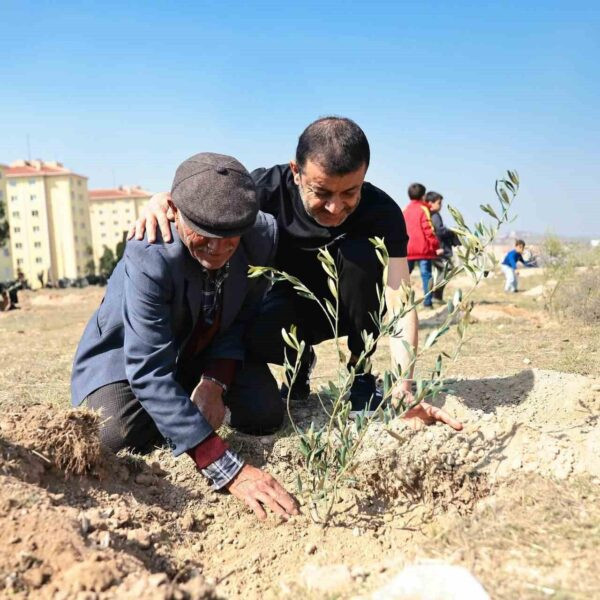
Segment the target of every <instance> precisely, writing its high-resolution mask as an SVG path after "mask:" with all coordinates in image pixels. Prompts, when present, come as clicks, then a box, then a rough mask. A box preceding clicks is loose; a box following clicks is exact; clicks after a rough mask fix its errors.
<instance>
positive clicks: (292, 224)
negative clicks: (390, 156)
mask: <svg viewBox="0 0 600 600" xmlns="http://www.w3.org/2000/svg"><path fill="white" fill-rule="evenodd" d="M369 161H370V149H369V143H368V141H367V138H366V136H365V134H364V132H363V131H362V129H361V128H360V127H359V126H358V125H357V124H356V123H354V122H353V121H351V120H350V119H346V118H341V117H324V118H322V119H318V120H317V121H315V122H314V123H311V124H310V125H309V126H308V127H307V128H306V129H305V130H304V132H303V133H302V135H301V136H300V139H299V141H298V146H297V149H296V158H295V160H292V161H290V163H289V164H288V165H276V166H274V167H272V168H270V169H257V170H256V171H254V172H253V173H252V177H253V179H254V181H255V182H256V185H257V195H258V201H259V206H260V208H261V210H263V211H265V212H266V213H269V214H271V215H273V216H274V217H275V218H276V219H277V224H278V228H279V237H280V239H279V244H278V248H277V256H276V260H275V263H276V265H277V267H279V268H280V269H282V270H285V271H287V272H288V273H290V274H292V275H294V276H296V277H298V278H299V279H300V280H301V281H302V282H303V283H304V284H305V285H306V286H307V287H308V288H309V289H311V291H313V292H314V293H315V294H316V295H317V296H318V297H321V298H329V299H330V300H333V298H331V292H330V291H329V289H328V286H327V279H326V275H325V273H324V272H323V269H322V268H321V266H320V264H319V261H318V258H317V256H318V250H319V248H324V247H327V248H328V249H329V250H330V252H331V254H332V255H333V257H334V259H335V261H336V265H337V268H338V273H339V275H340V285H339V296H340V310H341V319H340V324H339V334H340V335H347V336H348V347H349V350H350V357H349V361H348V362H349V365H354V366H356V368H357V373H358V375H357V376H356V378H355V381H354V384H353V386H352V389H351V391H350V401H351V403H352V409H353V410H355V411H360V410H363V409H365V407H367V406H370V407H371V408H373V407H374V405H375V404H376V403H377V401H378V398H377V389H376V385H375V378H374V376H373V375H372V374H371V373H369V372H368V371H366V370H365V369H364V368H363V366H362V365H359V364H356V363H357V359H358V357H359V356H360V355H361V353H362V352H363V350H364V343H363V339H362V335H361V334H362V332H363V330H366V331H367V332H371V333H375V325H374V323H373V320H372V318H371V313H372V312H373V311H375V310H376V309H377V307H378V306H379V299H378V297H377V293H376V286H377V284H378V283H379V282H380V281H381V277H382V267H381V264H380V263H379V262H378V260H377V257H376V254H375V252H374V249H373V246H372V244H371V243H370V242H369V238H371V237H374V236H378V237H382V238H384V239H385V244H386V247H387V250H388V253H389V255H390V263H389V269H388V278H387V282H386V289H385V296H386V304H387V308H388V311H390V312H392V313H394V312H395V311H398V309H399V307H400V305H401V303H402V297H403V293H404V292H403V284H409V282H410V276H409V272H408V263H407V259H406V254H407V252H406V251H407V242H408V236H407V234H406V226H405V222H404V217H403V216H402V211H401V210H400V208H399V206H398V205H397V204H396V202H394V200H393V199H392V198H390V196H388V195H387V194H386V193H385V192H383V191H382V190H380V189H378V188H376V187H375V186H374V185H371V184H370V183H367V182H365V175H366V172H367V168H368V166H369ZM171 218H172V215H170V214H169V211H168V205H167V196H166V195H157V196H155V197H154V198H153V199H152V200H151V202H150V204H149V207H148V209H147V210H146V213H145V217H144V218H142V219H139V220H138V222H137V224H136V231H135V234H136V237H138V238H140V237H142V236H143V234H144V228H145V226H146V223H147V226H148V234H149V235H148V238H149V239H150V240H152V239H153V238H154V236H155V232H156V226H157V223H158V225H159V226H160V229H161V230H162V231H163V235H165V236H167V235H168V232H169V225H168V219H171ZM133 233H134V232H133V230H132V232H131V233H130V235H133ZM292 324H295V325H296V326H297V328H298V337H299V338H300V339H303V340H304V341H305V342H306V343H307V345H308V346H313V345H316V344H318V343H320V342H322V341H324V340H326V339H330V338H331V337H332V336H333V333H332V331H331V329H330V327H329V324H328V322H327V319H326V318H325V316H324V315H323V314H322V312H321V311H320V309H319V308H318V307H317V306H316V305H315V303H314V302H311V301H310V300H307V299H305V298H301V297H298V295H297V294H296V292H295V291H294V290H293V289H292V287H291V286H290V285H288V284H287V283H277V284H276V285H274V286H273V288H272V289H271V290H269V292H268V294H267V295H266V297H265V299H264V301H263V303H262V305H261V308H260V313H259V315H258V316H257V318H256V319H254V320H253V321H252V323H251V324H250V326H249V329H248V333H247V335H246V344H247V355H248V357H249V360H250V361H253V362H252V363H251V364H253V365H254V368H255V372H260V373H261V374H262V378H263V381H267V380H268V379H269V375H268V374H267V373H268V367H267V364H266V363H276V364H283V359H284V345H283V341H282V339H281V330H282V328H284V329H286V330H287V329H289V327H290V326H291V325H292ZM402 325H403V333H402V335H401V336H399V337H398V338H392V339H391V340H390V349H391V354H392V361H393V362H394V363H395V364H396V365H397V364H400V365H407V364H409V356H408V353H407V350H406V346H405V343H404V342H408V345H410V346H412V347H413V348H416V346H417V338H418V335H417V331H418V321H417V315H416V312H415V311H412V312H410V313H409V314H408V315H407V316H406V317H405V318H404V320H403V324H402ZM305 355H306V358H305V360H304V362H303V364H302V368H301V370H300V373H299V375H298V377H297V380H296V382H295V385H294V388H293V389H292V391H291V395H292V397H293V398H300V397H303V396H306V395H307V394H308V393H309V392H310V388H309V377H310V370H311V366H312V364H313V362H314V360H313V359H314V353H313V351H312V349H310V350H309V352H306V353H305ZM249 364H250V363H249ZM260 365H262V370H261V367H260ZM238 381H239V384H240V385H243V386H244V388H245V390H244V396H245V397H247V398H249V399H250V398H255V397H256V396H259V395H260V396H261V400H260V405H261V406H262V412H263V414H265V415H270V419H271V421H272V423H271V424H274V423H277V422H278V423H281V421H282V420H283V413H284V408H283V405H282V403H281V402H280V401H279V399H278V398H275V397H270V396H269V394H268V393H267V392H268V390H267V388H266V387H265V388H263V389H261V388H259V386H256V385H252V384H251V383H250V382H249V380H248V378H247V377H246V376H245V374H244V372H241V373H239V374H238ZM271 388H272V386H271ZM410 390H411V381H410V379H406V380H404V381H402V382H400V383H399V384H398V389H397V390H396V393H397V394H399V395H407V394H408V395H410ZM282 391H285V390H282ZM407 417H415V418H418V419H421V420H423V421H425V422H427V423H431V422H435V421H442V422H444V423H447V424H449V425H450V426H452V427H454V428H455V429H461V428H462V426H461V424H460V423H458V422H457V421H455V420H454V419H452V418H451V417H450V416H449V415H447V414H446V413H445V412H444V411H442V410H440V409H437V408H435V407H432V406H430V405H429V404H427V403H425V402H423V403H421V404H419V405H418V406H416V407H415V408H414V409H413V410H412V411H411V412H410V413H409V414H408V415H407Z"/></svg>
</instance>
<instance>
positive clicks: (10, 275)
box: [0, 165, 14, 282]
mask: <svg viewBox="0 0 600 600" xmlns="http://www.w3.org/2000/svg"><path fill="white" fill-rule="evenodd" d="M6 169H7V166H6V165H0V204H4V208H5V211H4V212H5V213H6V175H5V174H6ZM12 279H14V272H13V266H12V258H11V256H10V241H9V240H7V241H6V243H5V244H4V246H1V247H0V282H2V281H10V280H12Z"/></svg>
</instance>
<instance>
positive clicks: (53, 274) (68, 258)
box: [5, 160, 92, 288]
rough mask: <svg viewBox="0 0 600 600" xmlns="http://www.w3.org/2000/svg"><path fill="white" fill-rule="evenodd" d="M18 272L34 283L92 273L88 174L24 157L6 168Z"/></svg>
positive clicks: (12, 252) (12, 247) (37, 285)
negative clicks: (89, 271) (87, 266)
mask: <svg viewBox="0 0 600 600" xmlns="http://www.w3.org/2000/svg"><path fill="white" fill-rule="evenodd" d="M5 177H6V212H7V216H8V221H9V224H10V251H11V254H12V264H13V270H14V272H15V274H17V273H18V272H19V271H21V272H23V274H24V275H25V277H26V278H27V280H28V281H29V284H30V285H31V287H32V288H38V287H41V285H42V281H40V280H43V283H44V284H45V283H47V282H48V281H50V282H53V283H56V282H57V281H58V280H59V279H62V278H64V277H68V278H70V279H75V278H77V277H81V276H83V275H85V273H86V265H87V263H88V262H89V260H90V259H91V248H92V235H91V226H90V215H89V208H88V190H87V177H85V176H83V175H78V174H76V173H73V172H72V171H71V170H69V169H67V168H66V167H64V166H63V165H62V164H61V163H59V162H55V161H50V162H44V161H42V160H31V161H28V160H18V161H16V162H13V163H11V164H10V166H9V167H8V168H7V169H6V170H5Z"/></svg>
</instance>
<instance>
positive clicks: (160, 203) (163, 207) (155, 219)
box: [127, 192, 175, 244]
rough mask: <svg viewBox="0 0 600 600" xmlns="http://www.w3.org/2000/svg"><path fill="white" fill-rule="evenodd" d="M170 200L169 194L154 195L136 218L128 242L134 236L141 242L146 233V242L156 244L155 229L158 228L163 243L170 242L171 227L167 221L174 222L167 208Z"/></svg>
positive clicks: (171, 213)
mask: <svg viewBox="0 0 600 600" xmlns="http://www.w3.org/2000/svg"><path fill="white" fill-rule="evenodd" d="M170 199H171V194H169V193H168V192H159V193H158V194H154V196H152V198H150V200H149V201H148V204H146V206H145V207H144V209H143V210H142V214H141V215H140V216H139V217H138V219H137V221H136V222H135V224H134V225H133V226H132V227H131V229H130V230H129V233H128V234H127V239H128V240H130V239H132V238H133V237H134V236H135V239H136V240H143V239H144V234H145V233H146V231H147V232H148V242H150V243H151V244H154V242H156V227H157V225H158V227H159V228H160V233H161V235H162V239H163V240H164V241H165V242H170V241H171V227H170V225H169V221H174V220H175V215H174V214H173V212H172V211H171V209H170V208H169V204H168V201H169V200H170Z"/></svg>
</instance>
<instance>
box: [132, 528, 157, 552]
mask: <svg viewBox="0 0 600 600" xmlns="http://www.w3.org/2000/svg"><path fill="white" fill-rule="evenodd" d="M127 539H128V540H129V541H131V542H136V543H137V544H138V546H139V547H140V548H141V549H142V550H147V549H148V548H150V546H151V545H152V536H151V535H150V534H149V533H148V532H147V531H145V530H144V529H131V530H130V531H128V532H127Z"/></svg>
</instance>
